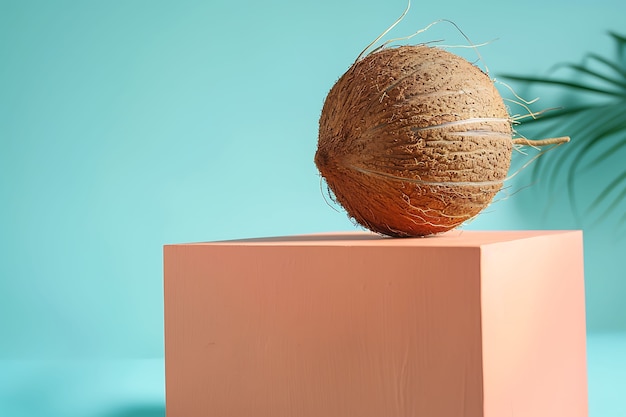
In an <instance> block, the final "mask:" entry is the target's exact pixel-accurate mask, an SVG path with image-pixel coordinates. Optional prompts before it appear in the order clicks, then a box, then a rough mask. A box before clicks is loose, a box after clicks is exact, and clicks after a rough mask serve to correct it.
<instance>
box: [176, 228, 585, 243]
mask: <svg viewBox="0 0 626 417" xmlns="http://www.w3.org/2000/svg"><path fill="white" fill-rule="evenodd" d="M572 233H573V234H580V233H582V231H579V230H515V231H475V230H452V231H450V232H446V233H442V234H439V235H432V236H426V237H416V238H392V237H387V236H381V235H378V234H375V233H372V232H368V231H354V232H328V233H314V234H303V235H293V236H275V237H262V238H249V239H236V240H222V241H213V242H193V243H183V244H180V245H236V246H403V247H481V246H484V245H490V244H497V243H504V242H512V241H517V240H524V239H533V238H540V237H549V236H555V235H563V234H572ZM166 246H173V245H166Z"/></svg>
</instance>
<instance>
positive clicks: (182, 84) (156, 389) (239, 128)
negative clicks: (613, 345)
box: [0, 0, 626, 417]
mask: <svg viewBox="0 0 626 417" xmlns="http://www.w3.org/2000/svg"><path fill="white" fill-rule="evenodd" d="M404 7H405V2H404V0H393V1H388V2H380V1H379V2H375V1H370V0H364V1H356V0H346V1H340V0H332V1H331V0H318V1H315V2H312V1H311V2H290V1H286V0H270V1H265V2H253V1H249V0H242V1H238V2H233V1H226V0H212V1H193V0H181V1H159V0H154V1H148V0H127V1H122V0H111V1H70V0H56V1H35V0H19V1H18V0H15V1H8V0H0V199H1V200H0V202H1V205H0V257H1V258H0V360H2V361H3V362H2V363H5V364H6V369H8V370H9V371H7V372H8V373H5V375H22V377H23V378H26V379H25V380H24V381H23V383H22V385H14V384H12V383H11V382H10V381H13V379H10V378H9V377H6V378H7V381H8V382H6V385H5V391H4V392H5V394H6V393H7V392H8V393H11V398H13V400H11V401H13V402H11V401H9V400H8V399H7V398H8V395H9V394H6V398H4V400H5V401H4V404H5V406H6V407H9V408H10V409H11V410H12V413H13V414H12V415H16V416H18V415H20V413H22V414H21V415H30V414H32V415H42V414H40V413H39V414H37V413H36V412H35V411H33V410H34V409H33V410H31V409H30V408H28V407H26V406H25V405H24V404H27V403H28V400H27V399H24V401H21V400H19V398H18V397H19V395H17V394H15V392H19V393H25V392H35V393H39V395H40V396H41V397H42V398H44V397H45V398H47V397H46V396H50V397H51V398H53V397H54V398H56V400H55V401H57V402H58V401H62V400H59V399H58V398H59V397H58V396H57V395H56V394H55V393H54V392H55V391H53V390H52V387H54V389H56V390H59V389H60V388H59V387H61V386H63V381H66V382H67V381H70V382H71V381H73V382H72V383H75V385H77V386H80V385H81V384H80V383H79V382H77V381H82V380H91V381H97V382H93V385H90V386H91V387H92V390H91V391H89V392H90V393H91V394H89V395H92V396H96V394H95V393H101V392H109V391H107V389H109V388H110V385H107V384H114V383H113V382H110V381H115V377H114V376H113V375H118V376H119V375H120V373H113V372H110V371H109V372H108V373H107V372H101V370H103V369H108V370H110V369H117V368H115V366H113V367H111V366H108V365H106V363H108V362H106V361H118V362H115V363H117V364H118V365H116V366H118V367H119V369H125V370H126V372H130V371H128V369H131V368H129V367H124V366H123V365H119V363H122V364H123V363H126V362H124V361H128V360H137V361H140V362H136V364H137V365H136V366H139V368H138V369H142V368H141V367H142V366H146V365H145V363H151V364H152V365H150V366H152V367H151V368H150V369H152V371H150V372H152V373H150V372H147V373H146V372H144V373H143V374H144V375H147V374H149V375H153V376H151V377H150V378H148V377H146V378H144V379H143V380H141V379H133V378H135V376H133V377H132V378H131V377H129V378H130V379H129V380H132V381H134V382H132V384H131V383H129V384H130V385H132V386H135V387H138V386H146V384H148V385H147V386H149V387H152V388H151V389H152V391H150V394H149V395H148V394H146V395H148V397H149V399H148V400H146V401H147V404H148V405H147V406H145V407H144V408H141V407H140V408H141V409H140V408H137V409H136V410H135V412H131V411H128V410H127V411H128V412H127V411H123V410H122V411H120V412H119V413H118V414H115V415H118V416H122V415H131V414H133V413H134V415H151V416H152V415H159V413H162V406H160V405H159V404H160V403H161V402H162V372H156V371H154V369H160V368H159V367H160V366H162V363H161V362H159V361H161V360H162V356H163V320H162V315H163V303H162V295H163V294H162V246H163V245H164V244H168V243H178V242H190V241H208V240H218V239H230V238H242V237H259V236H275V235H284V234H296V233H298V234H299V233H311V232H320V231H335V230H353V229H354V226H353V225H352V223H351V222H350V220H349V219H348V218H347V217H346V215H345V214H344V213H343V212H342V213H337V212H336V211H335V210H333V209H332V208H330V207H329V206H328V204H327V203H326V202H325V200H324V198H323V196H322V194H323V193H322V189H321V185H320V179H319V176H318V174H317V171H316V169H315V166H314V164H313V155H314V152H315V148H316V141H317V121H318V118H319V113H320V109H321V106H322V103H323V100H324V97H325V95H326V93H327V92H328V90H329V89H330V87H331V86H332V84H333V83H334V82H335V81H336V79H337V78H338V77H339V76H340V75H341V74H342V73H343V72H344V71H345V70H346V69H347V68H348V66H349V65H350V64H351V63H352V62H353V61H354V59H355V58H356V56H357V55H358V54H359V52H360V51H361V50H362V49H363V48H364V47H365V46H366V45H367V44H368V43H369V42H370V41H372V40H373V39H374V38H375V37H376V36H377V35H378V34H379V33H380V32H382V31H383V30H384V29H385V28H386V27H387V26H389V25H390V24H391V23H392V22H393V21H394V20H395V19H396V18H397V17H398V16H399V15H400V13H401V12H402V10H403V9H404ZM624 16H626V3H625V2H623V1H622V0H597V1H594V2H588V1H582V0H573V1H572V0H567V1H566V0H552V1H549V0H548V1H537V0H529V1H526V2H512V1H491V0H489V1H481V2H478V3H477V2H467V1H461V0H451V1H440V2H415V1H414V2H413V5H412V9H411V12H410V13H409V15H408V16H407V17H406V19H405V20H404V21H403V22H402V23H401V24H400V25H398V27H397V28H396V29H395V30H394V32H393V33H392V37H396V36H402V35H406V34H409V33H411V32H413V31H415V30H417V29H419V28H421V27H424V26H426V25H427V24H428V23H430V22H432V21H434V20H437V19H440V18H447V19H451V20H453V21H454V22H456V23H457V24H458V25H459V26H460V27H461V28H462V30H463V31H464V32H465V34H467V36H469V37H470V38H471V39H472V40H473V41H474V42H475V43H481V42H486V41H492V40H493V42H491V43H490V44H489V45H486V46H484V47H481V48H480V53H481V55H482V58H483V62H484V63H487V64H488V67H489V70H490V73H491V75H492V76H495V77H497V76H498V74H500V73H517V74H545V73H547V71H548V70H549V69H550V68H551V67H552V65H553V64H555V63H557V62H561V61H578V60H579V59H580V58H581V57H582V56H583V55H584V53H586V52H588V51H595V52H598V53H601V54H605V55H610V54H612V53H613V50H612V46H613V45H612V44H611V43H610V40H609V38H608V36H607V35H606V31H607V30H614V31H617V32H620V33H625V32H626V28H624ZM496 38H497V39H496ZM433 39H445V43H446V44H448V45H458V44H463V43H464V42H465V41H464V39H463V38H462V36H460V34H459V33H458V32H456V30H455V29H454V28H453V27H452V26H450V25H446V24H440V25H437V26H435V27H434V28H433V29H431V30H429V31H428V32H426V33H424V34H422V35H420V36H419V37H416V38H414V39H413V42H415V43H419V42H426V41H430V40H433ZM454 51H455V52H458V53H460V54H469V55H468V56H470V57H471V51H468V50H465V49H458V48H457V49H455V50H454ZM503 94H507V91H506V90H503ZM531 98H532V97H531ZM545 99H546V102H547V103H549V102H550V100H551V98H550V97H546V98H545ZM552 99H553V98H552ZM538 107H539V108H541V105H539V106H538ZM535 108H537V107H535ZM517 111H520V110H517ZM572 136H573V138H574V139H575V132H572ZM560 151H563V152H565V151H566V148H565V147H562V148H560V149H559V150H557V151H555V152H560ZM615 163H616V164H623V159H622V160H620V162H615ZM605 169H610V168H609V167H605ZM529 185H531V184H530V170H526V171H523V172H522V173H521V174H520V175H518V176H517V177H515V179H514V180H512V181H511V182H510V183H509V184H508V188H507V190H506V192H505V193H503V195H502V196H501V197H500V198H499V199H498V201H497V202H496V203H494V204H493V205H492V206H491V207H489V208H488V209H487V210H486V211H485V212H484V213H483V214H481V215H480V216H479V218H478V219H476V220H475V221H474V222H472V223H470V224H469V225H467V226H465V228H467V229H537V228H540V229H543V228H546V229H550V228H552V229H555V228H567V229H571V228H583V229H584V233H585V251H586V254H585V256H586V257H585V265H586V280H587V284H586V285H587V301H588V327H589V331H590V333H600V332H602V333H606V332H624V331H626V309H624V307H623V305H624V302H625V300H626V272H624V271H625V269H626V263H625V260H624V255H625V254H626V237H624V232H623V227H624V225H623V224H622V225H621V226H616V224H615V222H614V221H613V222H612V221H611V219H607V221H606V222H603V223H601V224H600V225H593V226H592V225H588V224H585V223H584V222H583V223H580V222H577V221H576V220H575V219H574V218H573V216H571V215H570V214H569V210H568V202H567V200H566V199H565V198H563V195H557V194H554V193H552V192H549V191H547V188H546V187H545V186H544V185H543V184H532V186H531V187H528V186H529ZM594 186H595V184H594V182H593V181H591V180H589V181H586V183H585V184H584V185H583V187H594ZM618 211H621V212H620V213H619V215H616V216H615V218H619V216H620V215H621V214H622V213H623V212H624V211H626V208H625V207H624V204H622V205H621V207H619V210H618ZM620 227H622V229H621V231H620ZM529 262H532V258H529ZM602 340H604V339H602ZM622 346H626V345H622ZM68 360H69V361H72V364H73V365H72V366H65V365H59V363H60V364H65V363H66V362H64V361H68ZM59 361H60V362H59ZM75 361H79V362H75ZM81 361H87V362H88V363H89V364H91V365H86V367H83V366H82V365H80V364H81V363H83V362H81ZM90 361H91V362H90ZM93 361H98V362H97V364H100V365H94V364H93V363H96V362H93ZM101 361H104V362H101ZM119 361H122V362H119ZM141 361H144V362H141ZM145 361H148V362H145ZM37 363H47V364H50V363H53V364H56V365H49V366H51V367H52V368H49V367H48V365H46V367H44V368H45V369H43V368H40V367H39V366H38V365H36V364H37ZM102 363H104V365H103V364H102ZM20 364H24V366H23V367H22V365H20ZM155 367H156V368H155ZM0 368H1V367H0ZM24 369H28V371H23V370H24ZM50 369H53V370H50ZM59 369H79V370H80V371H76V372H74V371H72V372H70V373H69V374H67V375H66V376H65V377H63V376H59V372H58V371H59ZM85 369H87V370H85ZM603 369H604V368H603ZM606 369H609V368H608V367H607V368H606ZM11 372H12V373H11ZM68 372H69V371H68ZM137 372H138V373H139V374H141V372H140V371H137ZM155 372H156V373H155ZM594 372H595V371H594ZM1 373H2V370H1V369H0V374H1ZM591 374H592V375H605V376H606V375H608V374H602V372H599V371H598V372H596V373H595V374H594V373H593V372H591ZM24 375H28V377H26V376H24ZM53 375H54V376H53ZM61 375H63V373H62V372H61ZM133 375H135V374H133ZM154 375H159V376H154ZM11 378H12V377H11ZM59 378H60V382H59ZM99 378H100V379H99ZM111 378H113V379H111ZM1 381H2V380H1V379H0V382H1ZM141 381H143V382H141ZM597 381H598V382H597V384H600V383H602V377H601V376H598V377H597ZM70 382H68V383H70ZM620 383H621V384H623V385H621V386H622V387H625V390H626V383H625V382H624V379H623V378H622V379H621V381H620ZM29 384H31V385H29ZM115 384H117V382H115ZM142 384H143V385H142ZM151 384H152V385H151ZM8 386H11V387H13V388H12V390H13V391H11V390H8V388H7V387H8ZM16 387H17V388H16ZM20 387H21V388H20ZM33 387H34V388H33ZM106 387H109V388H106ZM595 387H598V385H596V386H595ZM0 388H2V385H1V384H0ZM83 389H84V388H83ZM7 390H8V391H7ZM16 390H17V391H16ZM51 390H52V391H51ZM594 390H595V391H594ZM600 391H602V392H604V393H606V392H607V391H606V390H600V389H596V388H594V389H592V390H591V393H593V392H600ZM622 391H624V390H622ZM0 392H1V390H0ZM155 393H156V394H155ZM13 394H15V395H13ZM16 395H17V397H16ZM24 395H26V394H24ZM33 395H36V394H33ZM137 395H139V396H141V395H143V394H141V393H140V392H138V394H137ZM61 397H62V396H61ZM144 397H145V395H144V396H143V397H142V398H144ZM15 398H18V399H17V400H15ZM25 398H26V397H25ZM62 398H63V397H62ZM107 398H108V397H107ZM111 398H117V399H118V400H119V398H118V397H116V396H113V397H111ZM594 398H598V400H597V401H598V402H596V403H595V404H596V406H595V407H596V408H595V410H598V411H596V413H595V414H593V415H594V416H597V417H599V416H600V415H601V414H600V411H599V410H600V409H601V407H602V406H601V404H605V403H604V402H602V403H601V402H600V397H599V396H598V397H593V398H592V400H594ZM603 398H604V397H603ZM604 400H606V398H604V399H603V400H602V401H604ZM85 401H86V400H85ZM112 401H117V400H112ZM120 401H122V402H124V401H127V402H128V401H131V403H132V400H129V399H128V398H126V399H124V400H120ZM70 403H71V401H69V400H68V404H70ZM43 404H47V403H46V402H45V401H44V402H43ZM50 404H53V403H50ZM54 404H56V405H54V407H52V405H51V407H52V408H54V409H55V410H64V405H63V404H64V403H62V402H61V403H54ZM93 404H98V403H97V402H95V403H93ZM142 404H143V403H142ZM155 404H156V405H155ZM592 404H593V403H592ZM31 405H32V404H31ZM74 405H75V404H74ZM2 406H3V397H1V396H0V414H2V413H1V410H2ZM11 407H12V408H11ZM55 407H56V408H55ZM68 407H69V406H68ZM103 407H104V406H103ZM111 407H112V406H111ZM111 407H109V408H111ZM102 409H104V408H102ZM29 410H30V411H29ZM107 410H108V409H107ZM130 410H133V409H132V407H131V408H130ZM592 410H594V409H593V408H592ZM31 411H32V413H31ZM40 411H41V410H40ZM58 412H59V415H62V414H63V412H62V411H58ZM29 413H30V414H29ZM33 413H34V414H33ZM102 413H104V411H103V412H102ZM102 413H101V415H105V414H102ZM107 413H109V414H106V415H113V414H110V413H113V411H107ZM124 413H126V414H124ZM128 413H131V414H128ZM141 413H144V414H141ZM65 415H68V414H65ZM83 415H99V414H98V411H97V410H95V409H94V410H86V411H85V413H84V414H83ZM606 415H614V414H606Z"/></svg>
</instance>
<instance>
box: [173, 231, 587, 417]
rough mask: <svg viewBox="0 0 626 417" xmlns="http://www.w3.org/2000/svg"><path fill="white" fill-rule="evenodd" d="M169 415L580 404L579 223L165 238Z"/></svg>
mask: <svg viewBox="0 0 626 417" xmlns="http://www.w3.org/2000/svg"><path fill="white" fill-rule="evenodd" d="M164 279H165V375H166V410H167V416H168V417H583V416H587V376H586V354H585V307H584V276H583V243H582V232H580V231H538V232H535V231H519V232H475V231H453V232H449V233H446V234H443V235H440V236H436V237H429V238H421V239H420V238H416V239H391V238H383V237H379V236H377V235H374V234H371V233H368V232H354V233H337V234H320V235H302V236H291V237H277V238H267V239H247V240H238V241H224V242H209V243H193V244H178V245H166V246H165V247H164Z"/></svg>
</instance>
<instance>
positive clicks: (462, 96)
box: [315, 45, 513, 237]
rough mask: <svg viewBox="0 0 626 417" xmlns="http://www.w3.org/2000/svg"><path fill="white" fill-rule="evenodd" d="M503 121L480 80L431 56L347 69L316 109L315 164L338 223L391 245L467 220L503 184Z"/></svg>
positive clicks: (391, 54) (507, 143) (389, 52)
mask: <svg viewBox="0 0 626 417" xmlns="http://www.w3.org/2000/svg"><path fill="white" fill-rule="evenodd" d="M512 134H513V131H512V127H511V119H510V117H509V114H508V111H507V108H506V106H505V105H504V102H503V100H502V98H501V96H500V94H499V93H498V91H497V90H496V88H495V87H494V84H493V81H492V80H491V79H490V78H489V76H488V75H487V74H486V73H484V72H483V71H482V70H480V69H479V68H478V67H476V66H474V65H472V64H471V63H469V62H468V61H466V60H465V59H463V58H461V57H459V56H457V55H455V54H452V53H450V52H448V51H445V50H443V49H440V48H436V47H430V46H426V45H410V46H401V47H396V48H383V49H380V50H378V51H376V52H373V53H370V54H369V55H367V56H365V57H364V58H362V59H360V60H358V61H357V62H355V63H354V64H353V65H352V66H351V67H350V68H349V69H348V71H347V72H346V73H345V74H344V75H343V76H341V78H340V79H339V80H338V81H337V83H336V84H335V85H334V86H333V87H332V89H331V90H330V92H329V93H328V96H327V97H326V100H325V102H324V106H323V108H322V113H321V117H320V121H319V140H318V148H317V152H316V154H315V164H316V165H317V167H318V169H319V171H320V173H321V175H322V177H323V178H324V179H325V181H326V183H327V185H328V187H329V188H330V190H331V191H332V193H333V194H334V196H335V199H336V200H337V202H339V204H341V205H342V206H343V207H344V208H345V210H346V211H347V213H348V215H349V216H350V217H351V218H353V219H354V220H355V221H356V222H357V223H359V224H361V225H362V226H364V227H366V228H368V229H370V230H372V231H374V232H377V233H381V234H384V235H389V236H396V237H409V236H425V235H431V234H436V233H441V232H445V231H447V230H450V229H453V228H455V227H457V226H459V225H460V224H462V223H463V222H465V221H467V220H469V219H471V218H473V217H475V216H476V215H477V214H478V213H479V212H480V211H481V210H483V209H484V208H485V207H486V206H487V205H488V204H489V203H490V202H491V201H492V199H493V198H494V196H495V195H496V193H497V192H498V191H499V190H500V188H501V187H502V184H503V181H504V179H505V178H506V176H507V172H508V170H509V165H510V161H511V153H512V149H513V141H512Z"/></svg>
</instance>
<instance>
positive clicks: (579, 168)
mask: <svg viewBox="0 0 626 417" xmlns="http://www.w3.org/2000/svg"><path fill="white" fill-rule="evenodd" d="M609 35H610V37H611V38H612V39H613V41H614V43H615V46H616V48H617V53H616V57H615V58H614V59H609V58H606V57H603V56H601V55H598V54H595V53H590V54H587V55H585V56H584V58H583V60H582V62H581V63H580V64H574V63H564V64H559V65H557V66H556V67H555V68H566V69H568V70H569V71H570V73H571V74H572V76H571V77H568V78H554V77H539V76H520V75H513V74H505V75H503V77H504V78H507V79H509V80H511V81H514V82H517V83H521V84H524V85H538V86H544V87H545V86H549V87H553V88H557V89H560V91H562V92H563V93H567V94H568V96H567V97H568V101H572V102H574V103H576V104H574V105H572V106H571V107H563V108H559V109H555V110H551V111H548V112H545V113H543V114H541V115H539V116H538V117H536V118H532V119H528V120H527V121H525V122H524V123H522V124H521V125H520V127H518V130H523V128H524V127H525V126H527V125H528V124H532V125H533V126H535V127H536V128H538V129H539V131H535V134H536V135H538V136H539V137H544V136H545V137H550V136H563V135H570V136H572V141H571V142H570V144H568V145H567V150H564V151H563V152H559V153H557V154H556V155H553V157H552V158H539V159H538V160H537V163H536V164H535V166H534V170H533V179H534V180H537V179H538V178H550V179H552V180H551V181H552V186H555V183H554V179H556V178H559V173H566V174H567V175H566V189H567V194H568V196H569V199H570V203H571V207H572V209H573V211H574V214H575V215H577V216H579V215H580V214H582V213H581V210H580V208H579V207H578V206H577V201H578V199H577V190H578V187H577V183H578V181H579V179H580V178H581V176H582V175H585V173H586V172H587V171H589V170H590V169H592V168H594V167H598V166H601V164H602V163H603V162H604V161H605V160H607V159H608V158H610V157H612V156H614V155H616V154H618V153H624V152H625V151H626V36H624V35H620V34H617V33H614V32H609ZM625 200H626V162H625V163H624V164H623V168H621V171H618V173H617V175H616V176H615V177H614V178H605V179H603V182H602V183H601V184H599V185H598V189H597V195H596V196H595V197H594V198H591V202H590V204H589V206H588V207H587V208H586V210H585V211H584V215H585V216H589V215H590V213H591V212H593V211H594V210H596V211H598V210H597V209H598V208H600V207H603V209H602V210H600V214H599V215H598V217H599V218H606V217H607V216H609V214H611V213H614V212H615V211H617V212H618V213H617V215H618V217H621V218H622V219H623V218H624V217H626V213H620V212H619V210H621V208H620V207H623V206H622V203H623V202H624V201H625ZM620 221H621V220H620Z"/></svg>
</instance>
